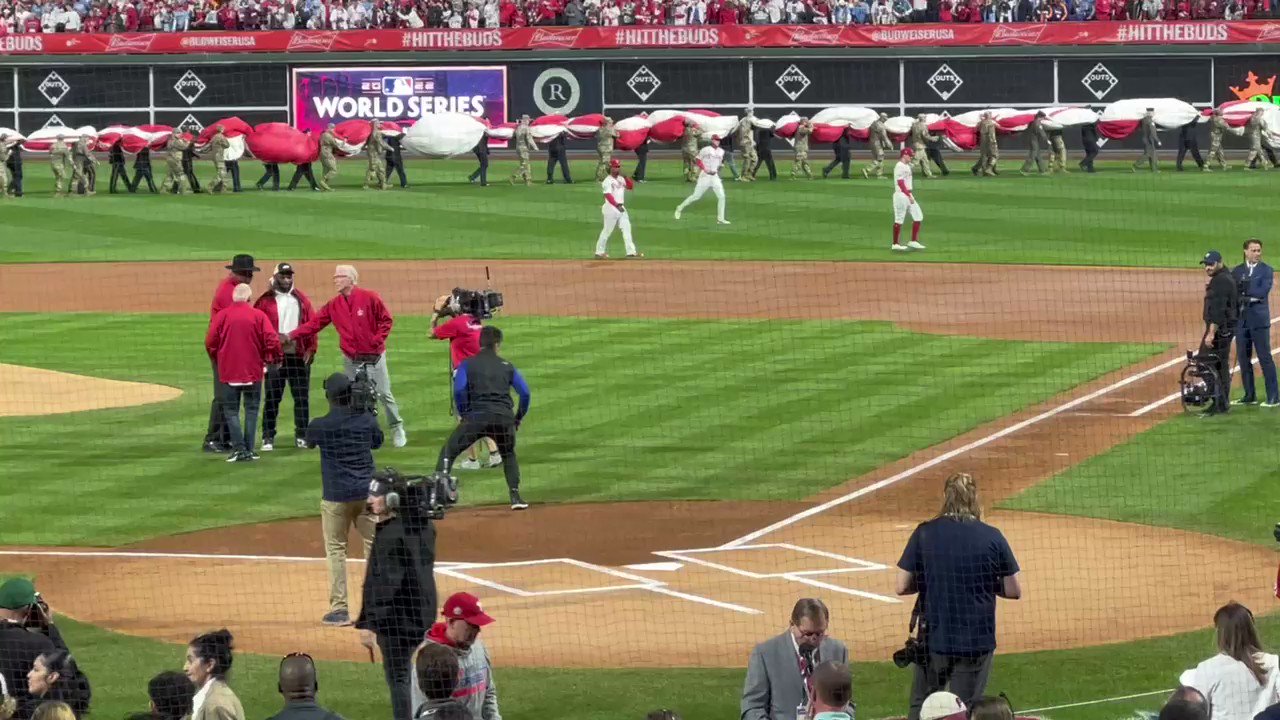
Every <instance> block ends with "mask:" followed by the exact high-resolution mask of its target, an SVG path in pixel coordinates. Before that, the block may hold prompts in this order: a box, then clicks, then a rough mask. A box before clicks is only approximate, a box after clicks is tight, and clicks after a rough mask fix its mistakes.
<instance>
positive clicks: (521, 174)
mask: <svg viewBox="0 0 1280 720" xmlns="http://www.w3.org/2000/svg"><path fill="white" fill-rule="evenodd" d="M609 127H610V131H612V128H613V123H612V122H610V123H609ZM603 129H604V128H603V126H602V127H601V130H603ZM511 143H512V144H513V145H515V148H516V159H517V160H519V161H520V166H519V167H517V168H516V171H515V172H514V173H512V174H511V184H512V185H515V184H516V181H520V182H523V183H524V184H525V185H526V186H528V185H532V184H533V173H532V172H531V171H530V169H529V153H533V152H537V151H538V146H537V144H536V143H534V141H533V132H532V131H530V130H529V116H528V115H521V116H520V124H518V125H516V131H515V133H514V134H513V135H512V136H511ZM609 152H610V154H612V152H613V140H610V141H609Z"/></svg>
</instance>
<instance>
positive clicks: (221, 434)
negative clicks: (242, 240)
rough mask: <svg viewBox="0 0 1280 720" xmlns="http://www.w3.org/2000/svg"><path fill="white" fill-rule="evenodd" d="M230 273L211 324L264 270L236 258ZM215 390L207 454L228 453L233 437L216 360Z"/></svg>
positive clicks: (211, 310) (212, 307) (213, 308)
mask: <svg viewBox="0 0 1280 720" xmlns="http://www.w3.org/2000/svg"><path fill="white" fill-rule="evenodd" d="M227 269H228V270H230V271H231V273H230V274H229V275H227V276H226V277H225V278H223V279H222V282H220V283H218V287H217V288H215V289H214V291H213V304H212V305H210V307H209V323H210V324H212V323H213V318H215V317H217V315H218V313H219V312H221V311H223V310H225V309H226V308H228V307H231V304H232V302H234V300H233V296H234V294H235V290H236V286H237V285H239V284H241V283H244V284H246V285H247V284H249V283H251V282H253V274H254V273H256V272H260V271H261V268H259V267H258V266H257V265H254V264H253V256H252V255H236V256H235V257H233V258H231V264H230V265H228V266H227ZM213 388H214V396H213V403H212V404H211V406H210V408H209V428H208V430H207V431H206V432H205V434H204V451H205V452H216V453H226V452H228V451H229V450H230V449H231V434H230V432H229V431H228V429H227V423H226V421H225V420H224V419H223V417H224V416H223V412H222V406H221V405H220V404H219V403H218V395H217V390H218V361H217V360H216V359H215V360H213Z"/></svg>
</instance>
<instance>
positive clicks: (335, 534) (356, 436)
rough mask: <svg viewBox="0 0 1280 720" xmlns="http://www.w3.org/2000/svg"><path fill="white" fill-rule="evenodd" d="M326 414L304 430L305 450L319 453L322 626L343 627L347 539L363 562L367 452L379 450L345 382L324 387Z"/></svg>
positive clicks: (378, 435) (369, 531) (333, 380)
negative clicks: (325, 597)
mask: <svg viewBox="0 0 1280 720" xmlns="http://www.w3.org/2000/svg"><path fill="white" fill-rule="evenodd" d="M324 394H325V396H326V397H328V398H329V414H328V415H325V416H323V417H318V418H316V419H315V420H314V421H313V422H312V423H311V425H310V426H309V427H308V428H307V445H309V446H311V447H318V448H320V476H321V478H322V480H323V482H324V494H323V496H322V499H321V501H320V529H321V532H323V533H324V555H325V558H326V559H327V560H328V562H329V612H327V613H325V616H324V617H323V618H321V622H322V623H324V624H325V625H348V624H350V622H351V615H350V614H349V612H348V609H347V538H348V537H349V535H350V532H351V526H352V525H354V526H355V528H356V532H358V533H360V537H361V538H362V539H363V540H364V556H365V557H366V558H368V557H369V550H370V548H371V547H372V545H373V528H374V525H375V518H374V516H373V514H371V513H370V512H369V508H368V504H367V502H366V498H367V496H368V491H369V481H370V480H372V479H373V470H374V467H373V451H374V450H377V449H378V448H380V447H382V440H383V437H382V428H380V427H378V419H377V418H375V417H374V416H373V413H370V412H366V411H365V409H364V408H361V407H354V406H353V405H352V402H351V379H350V378H348V377H347V376H346V375H343V374H342V373H334V374H332V375H330V376H329V377H328V379H326V380H325V381H324Z"/></svg>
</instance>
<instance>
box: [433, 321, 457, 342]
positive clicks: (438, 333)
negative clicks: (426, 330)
mask: <svg viewBox="0 0 1280 720" xmlns="http://www.w3.org/2000/svg"><path fill="white" fill-rule="evenodd" d="M457 322H458V318H453V319H452V320H450V321H449V322H447V323H445V324H443V325H437V326H435V327H433V328H431V337H433V338H435V339H436V340H448V339H449V338H455V337H458V327H457Z"/></svg>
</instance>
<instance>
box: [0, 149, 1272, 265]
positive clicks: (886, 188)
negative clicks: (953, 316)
mask: <svg viewBox="0 0 1280 720" xmlns="http://www.w3.org/2000/svg"><path fill="white" fill-rule="evenodd" d="M823 155H824V153H822V152H821V151H819V152H815V154H814V156H815V157H816V158H821V157H822V156H823ZM780 157H781V156H780ZM357 165H358V164H357V163H354V162H353V163H347V164H345V165H344V167H343V171H342V172H343V175H342V177H341V180H340V183H339V186H340V188H341V189H342V190H343V192H339V193H336V194H320V193H312V192H310V191H303V192H295V193H269V192H267V193H259V192H256V191H254V190H253V189H252V186H253V183H254V182H255V180H256V177H257V166H256V163H246V164H245V166H244V179H245V184H246V186H248V187H249V188H250V189H249V190H248V191H247V192H246V193H244V194H241V195H239V196H234V197H212V196H207V195H200V196H189V197H158V196H151V195H132V196H131V195H121V196H110V195H107V194H106V193H105V189H106V183H105V178H103V179H102V182H100V184H99V186H100V187H101V188H102V190H103V192H102V193H100V194H99V195H98V196H97V197H93V198H70V199H66V200H63V199H55V198H54V197H53V196H52V187H53V185H52V179H51V176H50V174H49V171H48V166H47V165H46V164H45V163H42V162H35V161H30V162H28V163H27V165H26V184H27V189H28V195H27V197H25V198H24V199H23V200H21V201H14V202H8V203H4V204H3V205H0V217H2V218H3V221H4V225H5V231H6V232H5V237H4V239H3V240H0V262H35V261H74V260H82V261H98V260H124V261H139V260H225V259H226V258H227V257H230V255H231V254H232V253H235V252H244V251H246V250H249V251H252V252H253V253H254V254H256V255H259V256H266V257H292V258H302V257H306V258H332V259H340V258H345V259H366V258H426V259H441V258H485V259H501V258H520V259H530V258H583V257H589V256H590V254H591V252H592V250H593V247H594V242H595V238H596V236H597V234H598V233H599V230H600V211H599V206H600V204H601V203H600V190H599V186H598V185H596V184H595V183H594V182H591V172H592V169H593V167H594V161H590V162H587V161H577V162H575V163H573V172H574V173H575V176H576V177H577V178H579V180H580V181H579V182H578V183H577V184H575V185H573V186H571V187H565V186H560V185H556V186H551V187H548V186H545V185H542V184H540V183H539V184H538V185H536V186H534V187H532V188H524V187H511V186H509V185H508V184H507V182H506V173H508V172H510V170H511V168H512V167H513V165H514V163H513V161H509V160H504V159H495V160H494V162H493V163H492V164H491V166H490V168H491V170H492V171H493V173H492V177H493V179H494V180H495V182H494V184H493V186H492V187H488V188H481V187H478V186H472V185H469V184H467V183H466V182H465V178H466V176H467V174H468V173H469V172H470V171H471V169H472V167H473V165H474V164H473V163H472V162H470V161H469V160H450V161H414V162H411V163H410V164H409V175H410V179H411V181H412V182H413V186H412V188H411V189H410V190H409V191H407V192H406V191H400V190H396V191H394V192H388V193H376V192H364V191H361V190H360V189H359V183H360V182H362V180H363V169H362V168H360V167H358V166H357ZM535 165H538V164H537V163H535ZM782 165H783V166H784V169H783V176H782V177H783V179H781V180H779V181H778V182H776V183H770V182H767V181H762V182H758V183H756V184H754V185H747V184H740V183H733V182H728V183H726V188H727V191H728V197H729V200H728V202H729V217H730V219H731V220H733V223H734V224H733V225H731V226H716V225H715V223H714V221H713V219H714V198H711V197H710V196H708V198H706V199H704V200H703V201H702V202H701V204H699V205H695V206H694V207H693V208H691V209H690V210H689V211H688V213H687V214H686V216H685V219H684V220H682V221H680V222H676V221H675V220H674V219H672V217H671V211H672V209H673V208H674V207H675V206H676V204H677V203H679V201H680V200H681V199H682V198H683V197H684V196H685V195H686V194H688V192H689V191H690V186H688V185H686V184H685V183H683V182H682V181H681V180H680V178H679V164H678V161H675V160H666V159H664V160H657V161H654V162H653V163H651V164H650V173H649V177H650V182H649V183H647V184H645V185H642V186H639V187H638V189H637V190H635V191H634V192H633V193H631V194H629V195H628V197H627V207H628V208H629V210H630V212H631V215H632V223H633V225H634V227H635V233H636V239H637V242H638V243H639V245H640V248H641V249H642V250H643V251H645V252H646V253H647V254H648V255H649V256H650V257H654V258H665V259H779V260H801V259H804V260H889V259H892V260H895V261H897V260H904V259H907V260H912V261H917V260H927V261H934V262H1009V263H1058V264H1084V265H1131V266H1171V267H1187V266H1188V265H1193V264H1194V263H1195V261H1196V259H1198V258H1199V257H1200V256H1201V255H1203V253H1204V251H1205V246H1206V243H1207V242H1209V241H1210V240H1211V239H1212V240H1213V243H1216V244H1218V245H1220V246H1221V247H1220V248H1219V249H1221V250H1223V251H1224V252H1226V251H1228V250H1231V249H1233V248H1234V247H1236V245H1237V244H1238V243H1239V241H1240V238H1246V237H1250V236H1253V237H1267V236H1268V231H1269V230H1270V229H1271V228H1273V227H1275V226H1277V224H1280V207H1277V206H1276V204H1275V203H1273V202H1271V199H1270V198H1271V196H1272V194H1273V193H1272V190H1273V186H1274V180H1273V179H1272V178H1271V175H1270V174H1269V173H1248V172H1242V171H1236V172H1231V173H1214V174H1212V175H1206V174H1203V173H1199V172H1188V173H1175V172H1165V173H1161V174H1160V175H1158V176H1152V175H1148V174H1133V173H1131V172H1129V169H1128V163H1104V164H1102V166H1101V171H1100V172H1099V173H1098V174H1095V175H1086V174H1084V173H1078V172H1077V173H1073V174H1071V175H1069V176H1065V177H1064V176H1055V177H1021V176H1019V175H1018V173H1017V164H1016V163H1013V162H1006V163H1005V173H1004V175H1003V176H1002V177H999V178H994V179H990V178H988V179H978V178H973V177H971V176H969V175H968V173H967V172H963V168H964V167H965V166H966V163H965V162H963V161H961V160H959V159H958V160H957V161H956V162H955V163H954V165H955V167H956V168H957V170H959V171H960V172H956V173H953V174H952V175H951V176H950V177H948V178H946V179H945V180H934V181H930V180H925V179H922V178H921V179H917V188H916V192H917V195H918V197H919V199H920V202H921V204H922V207H923V209H924V211H925V214H926V225H925V234H924V236H923V239H924V241H925V244H926V245H928V246H929V250H928V252H925V253H914V254H911V255H907V256H903V255H898V254H893V255H890V253H889V252H888V251H887V245H888V242H889V225H890V223H891V220H892V216H891V212H890V195H891V186H890V183H889V181H888V180H881V181H878V182H877V181H867V180H863V179H862V178H861V177H860V176H859V177H858V178H857V179H856V180H850V181H841V180H827V181H812V182H810V181H790V180H788V179H786V175H787V173H788V172H789V162H783V163H782ZM628 166H630V162H628ZM208 168H209V164H208V163H201V172H202V173H205V174H207V171H208ZM540 172H541V171H540V170H539V171H538V173H537V174H540ZM104 175H105V173H104ZM1218 238H1221V239H1222V240H1221V242H1219V241H1218V240H1216V239H1218ZM615 242H620V241H619V240H617V239H615Z"/></svg>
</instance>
